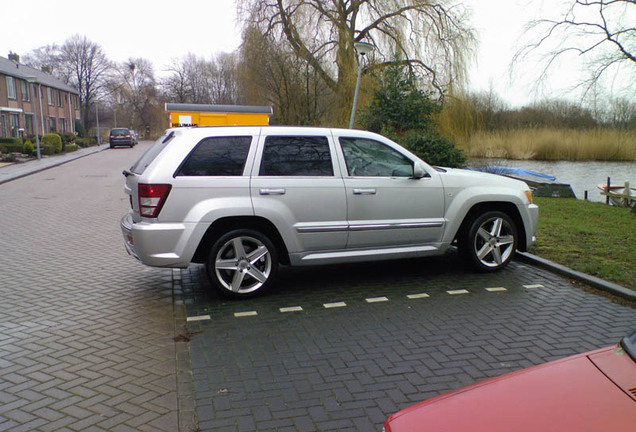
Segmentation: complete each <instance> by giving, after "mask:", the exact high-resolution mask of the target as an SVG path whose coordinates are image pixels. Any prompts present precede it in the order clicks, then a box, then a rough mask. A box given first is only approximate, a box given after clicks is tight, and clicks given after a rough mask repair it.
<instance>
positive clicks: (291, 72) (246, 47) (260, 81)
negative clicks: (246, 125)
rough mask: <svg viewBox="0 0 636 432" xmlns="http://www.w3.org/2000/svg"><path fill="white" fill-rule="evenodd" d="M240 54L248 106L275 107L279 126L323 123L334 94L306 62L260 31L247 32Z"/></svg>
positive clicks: (244, 35) (240, 71)
mask: <svg viewBox="0 0 636 432" xmlns="http://www.w3.org/2000/svg"><path fill="white" fill-rule="evenodd" d="M240 54H241V57H240V58H241V61H240V68H239V77H240V83H241V89H242V93H243V94H244V97H245V98H246V101H247V102H248V103H250V104H255V105H265V104H270V105H273V106H274V107H275V111H274V117H273V119H272V121H273V122H275V123H277V124H291V125H310V124H311V125H316V124H320V123H321V122H322V120H323V117H324V114H325V113H326V112H327V111H328V103H329V102H330V100H331V93H330V91H329V88H328V87H327V86H326V85H325V83H324V82H323V81H322V80H321V79H320V77H319V76H318V75H317V74H316V72H315V71H314V70H313V69H312V68H311V67H310V65H309V64H308V63H307V62H306V61H304V60H303V59H300V58H298V57H296V55H295V54H294V52H293V51H292V50H291V49H290V48H289V47H286V46H281V45H280V44H278V43H276V41H274V40H273V39H272V38H271V37H269V36H266V35H263V34H262V33H261V32H260V31H259V30H258V29H257V28H250V29H248V30H247V31H245V32H244V34H243V45H242V47H241V50H240Z"/></svg>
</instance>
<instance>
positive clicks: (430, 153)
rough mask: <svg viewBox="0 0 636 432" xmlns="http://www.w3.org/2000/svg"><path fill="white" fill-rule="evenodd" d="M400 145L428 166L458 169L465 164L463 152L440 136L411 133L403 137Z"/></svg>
mask: <svg viewBox="0 0 636 432" xmlns="http://www.w3.org/2000/svg"><path fill="white" fill-rule="evenodd" d="M400 144H402V145H403V146H404V147H406V148H407V149H409V150H410V151H412V152H413V153H415V154H416V155H417V156H418V157H420V158H421V159H423V160H425V161H426V162H428V163H429V164H430V165H436V166H445V167H450V168H459V167H463V166H465V164H466V155H465V154H464V151H463V150H461V149H459V148H457V147H456V146H455V144H454V143H453V142H451V141H450V140H448V139H446V138H443V137H440V136H435V135H422V134H419V133H417V132H416V131H413V132H412V133H409V134H407V135H406V136H404V137H403V138H402V139H401V140H400Z"/></svg>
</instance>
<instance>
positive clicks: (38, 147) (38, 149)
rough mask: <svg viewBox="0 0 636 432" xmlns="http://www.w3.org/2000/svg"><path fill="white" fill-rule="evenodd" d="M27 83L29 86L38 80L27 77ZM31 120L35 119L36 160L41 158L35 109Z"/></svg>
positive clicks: (38, 95)
mask: <svg viewBox="0 0 636 432" xmlns="http://www.w3.org/2000/svg"><path fill="white" fill-rule="evenodd" d="M26 80H27V82H28V83H29V84H38V80H37V78H36V77H34V76H29V77H27V79H26ZM33 96H34V97H35V96H36V95H35V94H34V95H33ZM37 97H38V99H39V98H40V92H38V94H37ZM33 103H34V104H35V101H33ZM41 105H42V101H40V106H41ZM33 111H34V113H33V118H34V119H35V143H36V149H37V157H38V160H39V159H41V158H42V153H41V152H40V131H39V130H38V129H39V127H38V113H37V112H35V111H37V108H36V109H34V110H33Z"/></svg>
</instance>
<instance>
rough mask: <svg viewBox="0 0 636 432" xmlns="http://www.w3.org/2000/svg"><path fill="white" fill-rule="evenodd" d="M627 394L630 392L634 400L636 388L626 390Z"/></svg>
mask: <svg viewBox="0 0 636 432" xmlns="http://www.w3.org/2000/svg"><path fill="white" fill-rule="evenodd" d="M627 391H628V392H630V393H631V394H632V396H634V397H635V398H636V387H634V388H630V389H629V390H627Z"/></svg>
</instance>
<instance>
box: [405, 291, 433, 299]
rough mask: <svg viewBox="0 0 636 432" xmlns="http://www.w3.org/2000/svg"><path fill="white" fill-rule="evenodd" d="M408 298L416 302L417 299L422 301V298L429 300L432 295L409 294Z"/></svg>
mask: <svg viewBox="0 0 636 432" xmlns="http://www.w3.org/2000/svg"><path fill="white" fill-rule="evenodd" d="M406 297H408V298H410V299H411V300H415V299H421V298H429V297H430V295H428V294H426V293H421V294H409V295H407V296H406Z"/></svg>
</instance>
